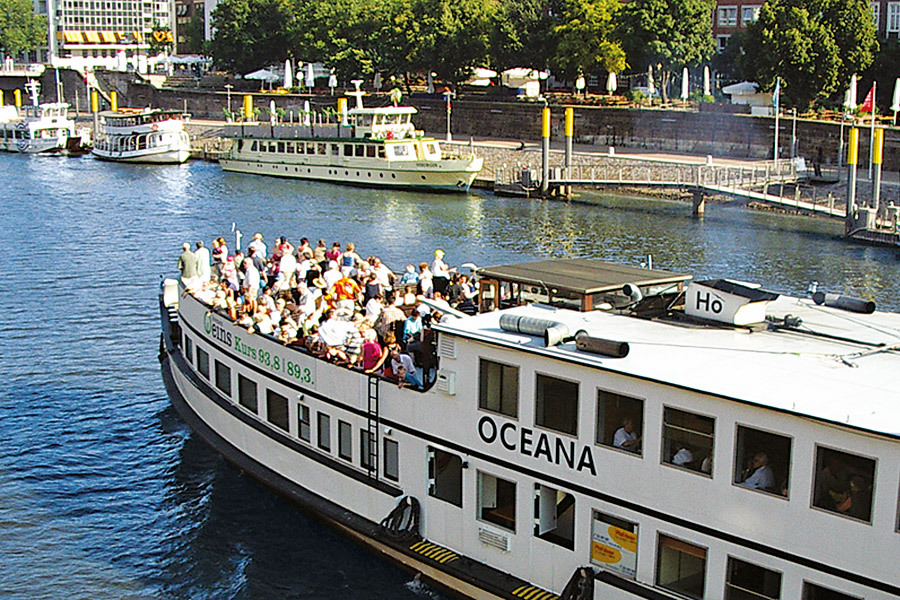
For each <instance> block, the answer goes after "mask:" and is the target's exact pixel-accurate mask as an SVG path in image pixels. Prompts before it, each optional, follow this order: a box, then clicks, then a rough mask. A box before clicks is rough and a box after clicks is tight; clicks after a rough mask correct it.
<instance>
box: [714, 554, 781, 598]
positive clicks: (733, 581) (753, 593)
mask: <svg viewBox="0 0 900 600" xmlns="http://www.w3.org/2000/svg"><path fill="white" fill-rule="evenodd" d="M727 578H728V579H727V580H726V581H725V600H778V598H780V597H781V573H779V572H778V571H773V570H771V569H766V568H764V567H760V566H759V565H754V564H751V563H748V562H744V561H743V560H739V559H737V558H732V557H730V556H729V557H728V571H727Z"/></svg>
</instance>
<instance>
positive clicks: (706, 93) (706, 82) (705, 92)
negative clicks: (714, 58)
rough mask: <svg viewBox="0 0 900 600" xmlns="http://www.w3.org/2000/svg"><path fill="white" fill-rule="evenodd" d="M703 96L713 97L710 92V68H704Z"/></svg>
mask: <svg viewBox="0 0 900 600" xmlns="http://www.w3.org/2000/svg"><path fill="white" fill-rule="evenodd" d="M703 95H704V96H711V95H712V94H710V92H709V66H705V67H703Z"/></svg>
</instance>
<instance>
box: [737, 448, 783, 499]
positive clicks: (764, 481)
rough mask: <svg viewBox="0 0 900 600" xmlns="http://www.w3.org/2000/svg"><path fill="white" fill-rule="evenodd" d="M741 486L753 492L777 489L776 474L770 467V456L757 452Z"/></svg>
mask: <svg viewBox="0 0 900 600" xmlns="http://www.w3.org/2000/svg"><path fill="white" fill-rule="evenodd" d="M739 485H742V486H744V487H747V488H750V489H753V490H767V491H773V490H774V489H775V473H773V472H772V467H770V466H769V455H768V454H766V453H765V452H757V453H756V455H755V456H754V457H753V459H752V460H751V461H750V466H749V467H748V468H747V469H746V470H745V471H744V479H743V481H741V482H740V484H739Z"/></svg>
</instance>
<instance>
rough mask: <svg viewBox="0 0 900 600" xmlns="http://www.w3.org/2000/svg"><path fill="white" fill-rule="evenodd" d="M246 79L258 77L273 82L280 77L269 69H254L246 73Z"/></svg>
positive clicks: (259, 79)
mask: <svg viewBox="0 0 900 600" xmlns="http://www.w3.org/2000/svg"><path fill="white" fill-rule="evenodd" d="M244 79H256V80H258V81H268V82H269V83H271V82H273V81H278V80H279V79H280V77H278V75H276V74H275V73H273V72H272V71H270V70H269V69H260V70H258V71H253V72H252V73H247V74H246V75H244Z"/></svg>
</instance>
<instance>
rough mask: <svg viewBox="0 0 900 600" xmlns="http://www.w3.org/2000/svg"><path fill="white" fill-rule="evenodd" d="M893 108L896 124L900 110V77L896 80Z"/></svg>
mask: <svg viewBox="0 0 900 600" xmlns="http://www.w3.org/2000/svg"><path fill="white" fill-rule="evenodd" d="M891 110H892V111H894V124H896V123H897V111H900V77H898V78H897V79H896V80H894V99H893V101H892V102H891Z"/></svg>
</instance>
